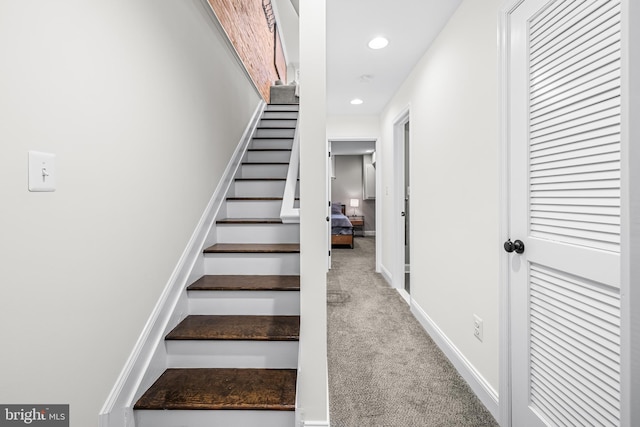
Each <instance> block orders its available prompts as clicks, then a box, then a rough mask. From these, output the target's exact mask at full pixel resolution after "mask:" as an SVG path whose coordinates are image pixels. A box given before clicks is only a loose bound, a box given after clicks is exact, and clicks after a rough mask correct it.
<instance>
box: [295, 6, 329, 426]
mask: <svg viewBox="0 0 640 427" xmlns="http://www.w3.org/2000/svg"><path fill="white" fill-rule="evenodd" d="M325 70H326V1H325V0H318V1H312V2H311V1H305V2H301V3H300V120H299V124H298V129H299V132H300V312H301V313H302V317H301V319H300V361H299V365H300V370H299V371H298V384H299V388H298V404H299V408H300V409H301V412H302V413H301V415H302V417H303V420H304V422H305V423H306V424H305V425H313V426H321V425H322V426H326V427H328V426H329V390H328V373H327V303H326V301H327V277H326V272H327V262H326V260H327V253H328V248H327V246H328V240H329V239H328V235H329V231H328V229H327V221H326V219H325V218H326V215H327V205H326V203H327V202H326V201H327V198H326V193H327V180H328V177H327V165H326V163H325V162H326V160H325V161H318V159H327V158H328V156H327V124H326V111H327V101H326V72H325ZM323 195H325V196H323ZM299 415H300V413H299Z"/></svg>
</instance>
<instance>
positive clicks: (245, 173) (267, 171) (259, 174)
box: [239, 163, 289, 178]
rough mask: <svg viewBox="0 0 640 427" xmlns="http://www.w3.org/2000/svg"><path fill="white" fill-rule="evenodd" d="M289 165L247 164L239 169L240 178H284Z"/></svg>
mask: <svg viewBox="0 0 640 427" xmlns="http://www.w3.org/2000/svg"><path fill="white" fill-rule="evenodd" d="M288 170H289V165H284V164H283V165H269V164H266V165H264V164H249V163H245V164H243V165H242V167H241V169H240V175H239V176H240V178H264V177H269V178H286V177H287V171H288Z"/></svg>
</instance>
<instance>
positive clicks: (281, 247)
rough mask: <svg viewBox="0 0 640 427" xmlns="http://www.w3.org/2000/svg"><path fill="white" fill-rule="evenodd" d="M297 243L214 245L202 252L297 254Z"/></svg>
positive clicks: (298, 249) (298, 250) (298, 246)
mask: <svg viewBox="0 0 640 427" xmlns="http://www.w3.org/2000/svg"><path fill="white" fill-rule="evenodd" d="M299 252H300V245H299V244H298V243H216V244H215V245H213V246H209V247H208V248H207V249H205V250H204V253H205V254H211V253H299Z"/></svg>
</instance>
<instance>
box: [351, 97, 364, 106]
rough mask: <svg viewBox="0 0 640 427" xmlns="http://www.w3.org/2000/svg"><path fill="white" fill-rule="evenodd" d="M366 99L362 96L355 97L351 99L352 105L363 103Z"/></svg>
mask: <svg viewBox="0 0 640 427" xmlns="http://www.w3.org/2000/svg"><path fill="white" fill-rule="evenodd" d="M363 102H364V101H363V100H362V99H360V98H355V99H352V100H351V105H360V104H362V103H363Z"/></svg>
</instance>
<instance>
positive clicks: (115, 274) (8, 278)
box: [0, 0, 260, 426]
mask: <svg viewBox="0 0 640 427" xmlns="http://www.w3.org/2000/svg"><path fill="white" fill-rule="evenodd" d="M206 7H207V6H206V3H205V2H203V1H200V0H185V1H181V2H175V1H169V0H155V1H151V0H140V1H136V2H131V1H128V0H112V1H107V2H87V1H84V0H59V1H56V2H49V1H43V0H36V1H31V2H19V1H11V2H9V1H4V2H1V3H0V55H1V56H2V58H3V66H2V67H0V93H2V96H0V117H2V120H0V141H2V143H1V144H0V197H1V200H2V201H1V203H2V209H0V236H1V237H0V284H1V285H0V339H1V340H2V351H1V352H0V378H1V379H2V380H1V383H2V386H1V387H0V402H2V403H6V404H8V403H20V404H28V403H38V404H43V403H45V404H46V403H69V404H70V405H71V408H70V409H71V424H72V425H74V426H95V425H97V424H98V412H99V410H100V408H101V406H102V405H103V403H104V401H105V399H106V398H107V396H108V394H109V391H110V390H111V388H112V386H113V384H114V383H115V381H116V379H117V377H118V375H119V373H120V370H121V369H122V367H123V366H124V364H125V362H126V360H127V358H128V356H129V353H130V352H131V350H132V349H133V347H134V345H135V343H136V340H137V338H138V335H139V334H140V331H141V330H142V329H143V327H144V324H145V322H146V320H147V318H148V317H149V315H150V313H151V311H152V309H153V307H154V305H155V303H156V301H157V299H158V297H159V295H160V293H161V292H162V290H163V288H164V286H165V285H166V283H167V280H168V279H169V277H170V275H171V273H172V271H173V269H174V267H175V266H176V263H177V262H178V260H179V258H180V256H181V254H182V251H183V250H184V249H185V246H186V244H187V242H188V241H189V238H190V236H191V234H192V232H193V231H194V229H195V227H196V225H197V223H198V220H199V219H200V216H201V215H202V213H203V211H204V209H205V207H206V205H207V203H208V202H209V199H210V197H211V195H212V193H213V191H214V190H215V188H216V186H217V184H218V181H219V179H220V177H221V176H222V173H223V172H224V170H225V167H226V165H227V163H228V161H229V159H230V156H231V154H232V153H233V150H234V149H235V147H236V145H237V143H238V141H239V139H240V137H241V135H242V132H243V131H244V129H245V127H246V125H247V122H248V121H249V119H250V118H251V115H252V114H253V112H254V110H255V108H256V105H257V104H258V102H259V99H260V98H259V96H258V94H257V92H256V90H255V88H254V86H253V85H252V83H251V82H250V80H249V79H248V78H247V76H246V73H245V71H244V70H243V68H242V67H241V65H240V64H239V62H238V61H237V59H236V57H235V54H233V53H232V50H230V48H229V47H228V44H227V42H226V40H225V38H224V36H223V35H222V33H221V32H220V31H219V30H218V26H217V24H215V23H214V22H213V21H212V20H211V16H210V12H209V11H208V10H207V9H206ZM29 150H39V151H45V152H51V153H54V154H56V155H57V159H56V163H57V175H58V176H57V187H58V188H57V190H56V192H54V193H29V192H28V191H27V167H26V166H27V152H28V151H29Z"/></svg>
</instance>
